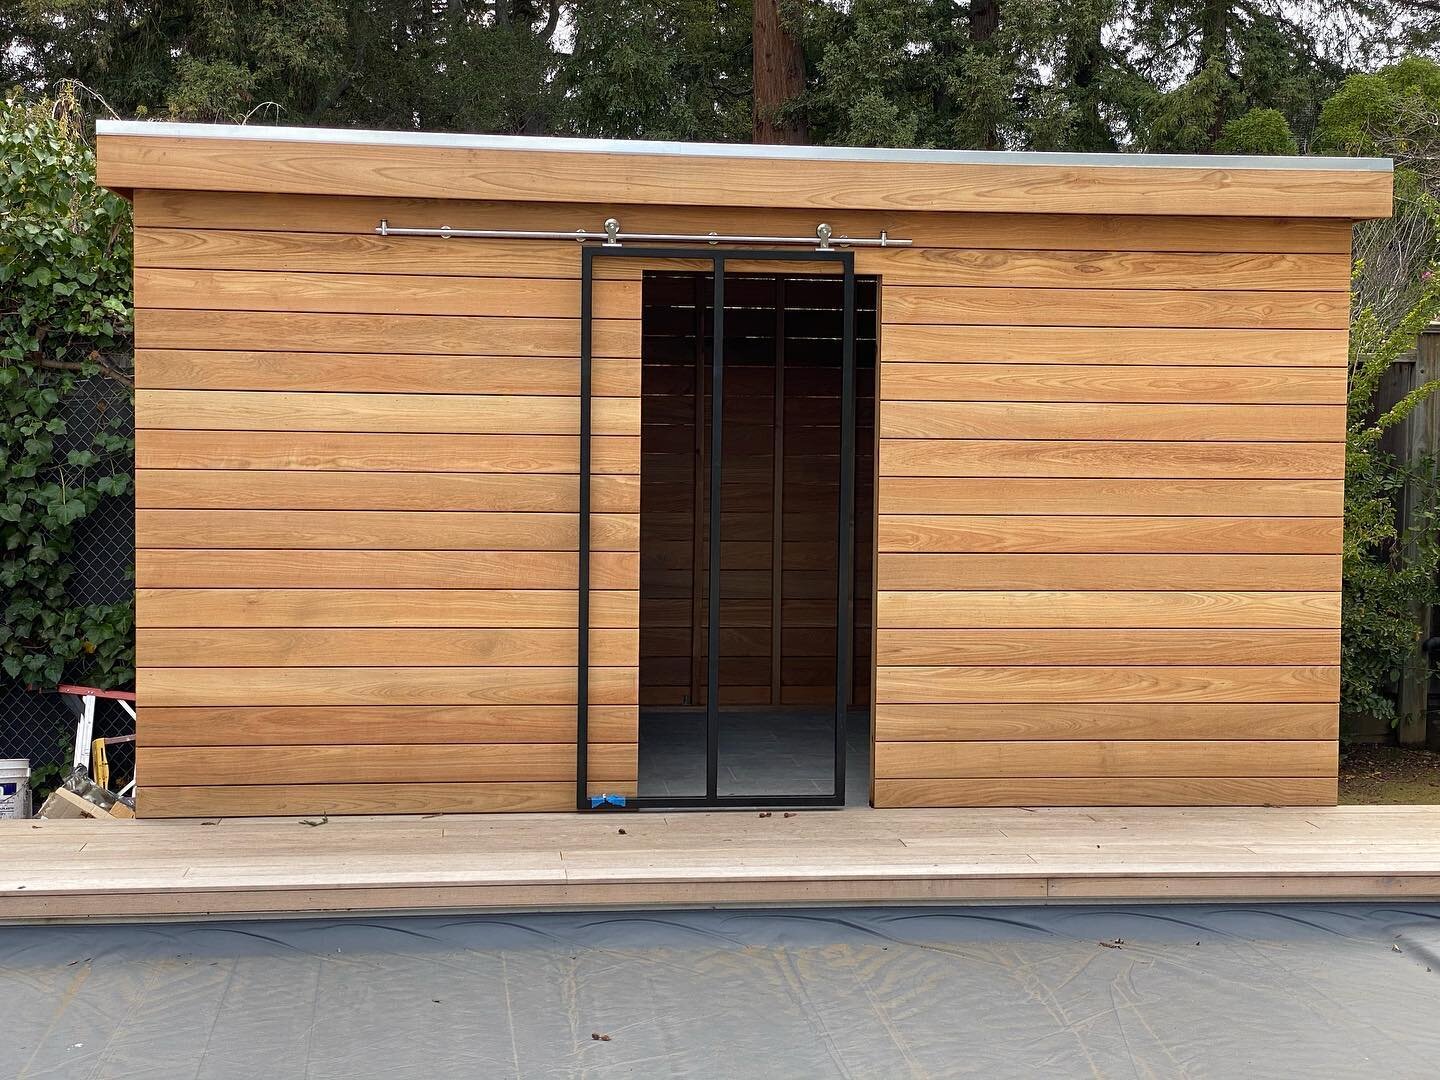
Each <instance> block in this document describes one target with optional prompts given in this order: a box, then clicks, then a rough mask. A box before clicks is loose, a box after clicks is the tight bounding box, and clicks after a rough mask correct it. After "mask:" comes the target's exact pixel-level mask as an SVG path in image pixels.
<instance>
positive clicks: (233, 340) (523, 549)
mask: <svg viewBox="0 0 1440 1080" xmlns="http://www.w3.org/2000/svg"><path fill="white" fill-rule="evenodd" d="M152 194H153V193H148V192H144V193H140V195H139V197H138V198H137V214H136V218H137V228H138V235H140V236H142V237H144V238H145V239H142V240H141V241H140V249H139V251H138V253H137V255H136V291H137V317H136V324H137V355H136V384H137V429H138V432H137V450H136V453H137V466H138V472H137V485H136V506H137V513H138V520H137V547H138V551H137V556H136V576H137V591H138V608H137V624H138V629H137V638H138V651H139V661H138V663H139V668H140V673H139V680H138V681H139V691H140V695H141V699H142V702H143V706H144V708H143V713H144V718H143V719H142V720H141V721H140V743H141V746H140V751H139V753H140V758H139V770H140V773H141V775H142V776H143V777H144V778H145V779H144V782H143V783H142V786H141V795H140V812H141V813H142V814H144V815H147V816H166V815H171V814H190V813H194V812H195V811H196V808H197V807H203V806H204V805H206V798H205V797H204V793H205V792H206V791H207V790H208V791H211V792H213V793H214V796H213V799H212V800H211V803H210V805H212V806H213V807H215V808H216V809H219V808H220V807H221V800H222V799H223V801H224V808H225V810H226V812H228V813H251V814H263V813H273V812H275V811H276V809H277V808H280V807H284V808H287V809H291V810H294V811H298V812H315V813H320V812H324V811H325V810H326V809H327V807H328V806H329V803H330V801H331V800H333V795H334V791H335V790H336V786H337V785H345V784H354V785H364V786H365V790H367V791H369V792H370V793H371V796H372V797H371V798H370V800H369V801H370V804H371V805H374V806H375V807H376V808H377V809H380V808H385V807H390V808H393V809H400V808H402V807H420V806H423V807H425V808H426V809H431V810H457V811H459V810H475V811H482V810H566V809H571V808H573V806H574V801H575V788H574V780H575V758H576V755H575V731H576V728H575V702H576V700H577V698H576V693H577V678H576V670H575V663H576V658H577V651H578V640H577V639H578V634H579V630H578V626H577V622H576V617H577V612H578V594H577V573H578V568H579V563H578V554H577V552H578V541H579V537H578V533H577V525H578V495H579V476H578V467H579V431H580V417H581V399H580V397H579V391H580V360H579V344H580V330H579V325H580V323H579V313H580V312H579V305H580V282H579V270H580V260H579V254H578V251H577V250H576V248H575V246H574V245H565V244H555V243H550V244H544V243H539V244H536V243H531V244H527V245H519V246H516V245H506V244H504V243H501V244H499V245H498V246H497V247H495V248H491V247H490V246H488V245H485V244H474V245H468V246H469V248H470V250H471V252H472V253H474V254H476V255H478V256H480V261H479V263H477V264H475V265H472V266H469V267H468V269H467V272H466V273H463V274H461V273H456V272H455V271H456V267H455V266H454V265H453V264H447V263H446V262H445V261H444V259H439V260H435V261H433V262H432V265H431V267H430V273H428V274H423V275H417V274H411V273H407V272H405V271H406V270H407V269H409V268H407V267H405V266H404V265H397V264H396V263H394V262H392V261H391V260H390V259H389V258H388V256H387V255H386V253H385V252H383V251H379V252H377V251H365V252H363V261H364V264H365V267H366V272H360V271H359V270H358V268H357V266H356V265H355V264H353V263H352V264H349V265H340V266H338V267H336V268H335V269H333V270H322V269H320V268H318V267H316V266H313V265H303V260H302V265H295V263H294V261H293V260H292V259H290V258H289V257H288V256H287V255H286V254H285V250H291V251H294V250H300V251H306V250H310V247H309V245H310V243H311V241H315V240H321V241H323V235H317V234H314V233H309V232H306V231H303V230H295V231H292V232H286V233H283V234H272V233H266V232H261V231H256V230H243V229H242V230H230V229H224V228H195V229H191V228H187V229H175V228H172V227H170V225H169V223H168V222H167V221H166V215H165V214H164V213H158V214H157V213H152V212H151V207H154V206H156V205H157V204H156V203H155V202H154V201H153V199H152V198H151V196H152ZM205 197H206V196H204V195H203V194H197V195H196V196H194V198H198V199H204V198H205ZM187 198H191V197H190V196H180V197H179V199H180V202H179V203H174V202H169V200H168V197H167V203H168V204H169V205H172V206H173V205H181V206H183V205H184V200H185V199H187ZM311 202H312V209H313V211H314V212H315V213H317V214H319V215H320V216H321V217H322V218H323V216H324V214H325V205H326V200H323V199H316V200H311ZM373 208H374V209H375V210H376V212H377V213H378V214H380V215H381V216H383V214H384V213H385V210H384V209H383V207H382V206H381V204H379V203H378V202H377V203H375V204H374V206H373ZM248 213H249V214H252V215H253V217H254V221H255V222H256V223H258V222H261V221H263V219H264V208H263V206H261V205H258V204H252V206H251V207H250V209H249V211H248ZM257 237H260V238H264V237H272V238H276V237H278V238H280V239H283V241H284V242H285V245H286V248H285V249H283V250H277V249H275V248H274V247H272V246H269V245H267V244H265V243H263V242H257V240H256V238H257ZM347 239H356V238H353V237H352V238H347ZM360 239H363V238H360ZM401 247H402V248H403V247H404V245H401ZM422 248H423V245H422ZM180 250H183V251H185V252H186V253H187V254H186V255H185V257H183V258H174V257H172V255H173V254H174V253H175V252H177V251H180ZM457 250H461V249H457ZM227 252H228V253H229V254H227ZM461 253H462V254H463V250H462V251H461ZM237 260H238V261H239V262H240V263H242V264H243V265H244V267H245V268H244V269H243V270H236V269H234V268H233V267H234V265H235V263H236V261H237ZM640 276H641V270H640V268H638V267H637V268H635V269H634V270H631V269H630V268H628V267H623V266H622V267H619V268H612V267H607V268H606V272H605V273H604V274H603V275H601V277H600V279H599V280H597V281H596V284H595V290H594V297H595V312H596V315H597V322H596V324H595V325H596V333H595V347H596V353H597V355H598V356H599V357H600V359H597V361H596V362H595V365H594V370H593V386H592V390H593V394H594V399H593V403H592V407H591V420H592V430H593V439H592V470H591V472H592V487H591V495H592V497H591V509H592V519H591V548H592V553H591V562H590V587H591V593H590V611H591V620H590V621H591V626H592V631H591V634H590V662H591V668H590V703H591V704H590V709H589V732H590V752H589V778H590V782H591V787H592V790H594V791H597V792H599V791H606V792H618V793H625V794H632V795H633V794H634V792H635V788H636V768H637V746H636V740H637V735H638V725H637V710H638V700H639V697H638V692H639V688H638V681H639V680H638V658H639V652H638V650H639V609H638V595H639V594H638V589H639V556H638V549H639V510H640V501H639V500H640V488H639V474H640V438H639V436H640V399H639V394H640ZM402 790H404V791H409V792H410V794H409V795H407V796H405V799H406V800H408V801H403V800H402V801H393V800H391V801H387V797H386V796H385V793H386V792H396V793H398V792H400V791H402ZM247 793H248V794H247ZM398 798H399V796H398V794H397V795H396V796H395V799H398Z"/></svg>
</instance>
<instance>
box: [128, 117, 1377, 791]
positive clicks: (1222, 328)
mask: <svg viewBox="0 0 1440 1080" xmlns="http://www.w3.org/2000/svg"><path fill="white" fill-rule="evenodd" d="M379 157H381V158H384V159H385V160H383V161H381V160H379V158H377V157H376V155H375V154H372V153H368V152H366V151H364V149H363V148H360V149H356V148H344V149H342V150H338V151H337V152H336V153H335V154H333V155H332V158H331V159H329V160H327V159H325V158H324V155H320V156H317V155H316V154H315V153H314V150H313V148H306V147H303V146H297V145H295V144H276V145H274V146H269V145H267V144H263V143H248V144H229V145H225V144H209V143H207V142H206V141H205V140H195V141H188V140H179V141H174V140H164V139H155V138H144V139H138V138H120V137H116V136H105V137H102V139H101V141H100V160H101V175H102V179H103V180H104V181H105V182H106V183H108V184H110V185H112V186H117V187H125V188H135V189H137V190H135V193H134V198H135V208H136V249H135V250H136V299H137V312H136V327H137V357H136V380H137V399H138V400H137V428H138V434H137V466H138V475H137V506H138V520H137V547H138V549H139V550H138V552H137V571H136V572H137V588H138V611H137V622H138V631H137V635H138V648H139V669H140V672H139V692H140V699H141V706H142V707H141V719H140V744H141V745H140V763H139V769H140V775H141V777H142V783H141V802H140V812H141V813H142V814H143V815H146V816H166V815H182V814H184V815H190V814H197V813H206V812H212V811H213V812H220V811H222V810H223V812H225V813H229V814H237V813H238V814H245V813H248V814H268V813H277V812H285V813H321V812H324V811H326V810H327V809H331V808H333V801H334V800H335V799H337V798H340V797H341V793H342V792H345V791H347V790H350V789H351V788H352V787H353V786H354V785H362V786H363V787H364V791H365V793H366V794H365V797H364V798H360V799H351V800H349V802H346V803H344V804H345V805H350V804H352V803H353V804H354V805H363V806H365V807H366V809H368V810H370V811H374V812H383V811H386V810H392V811H442V810H447V811H463V810H476V811H479V810H564V809H569V808H571V807H572V806H573V802H574V776H575V773H574V768H575V748H574V736H575V709H574V702H575V687H576V678H575V676H576V672H575V669H574V662H575V657H576V648H577V642H576V637H577V634H578V628H577V627H576V611H577V606H578V600H577V594H576V580H575V575H576V572H577V567H578V562H577V547H578V534H577V528H578V515H577V513H576V509H577V507H576V501H575V500H576V492H577V489H578V477H577V472H578V431H579V422H580V409H581V401H580V399H579V397H578V389H579V361H578V355H579V340H580V331H579V318H578V316H579V282H578V277H579V255H578V252H577V250H576V247H575V245H573V244H570V243H563V242H545V241H520V240H514V241H512V240H503V241H502V240H494V241H444V240H440V239H425V238H401V237H394V236H391V237H380V236H376V235H373V233H372V231H371V230H373V228H374V226H375V223H376V222H377V221H378V220H379V219H380V218H382V217H387V218H389V219H390V220H391V222H392V223H394V224H397V225H403V224H417V225H418V224H426V225H428V224H439V223H441V222H446V223H448V224H450V225H452V226H455V227H457V228H466V227H469V228H507V229H559V230H566V231H569V230H574V229H576V228H582V227H584V228H592V229H593V228H596V227H598V225H599V222H600V221H601V220H603V218H604V217H605V216H606V215H607V214H615V215H616V216H618V217H620V218H621V220H622V221H623V222H624V224H625V227H626V228H627V229H636V230H646V231H663V232H695V231H699V232H705V231H708V230H710V229H717V228H718V229H722V230H724V231H733V232H742V233H744V232H748V233H760V234H767V233H768V234H785V233H808V232H810V231H812V230H813V228H814V226H815V223H816V221H818V220H820V218H821V217H822V216H823V217H824V218H825V219H826V220H828V221H830V222H831V223H832V224H833V225H834V226H835V231H836V233H837V234H843V233H847V232H848V233H851V234H857V235H859V234H865V235H874V234H876V233H878V232H879V231H880V230H881V229H887V230H889V232H890V234H891V235H892V236H903V237H909V238H912V239H913V240H914V241H915V246H914V247H912V248H908V249H903V248H895V249H888V250H883V251H879V250H861V251H859V252H857V260H856V263H857V265H856V269H857V272H858V273H860V274H864V275H875V276H877V277H879V278H880V280H881V285H880V298H879V308H880V327H879V338H880V364H879V370H878V384H879V390H878V406H877V417H876V425H877V429H878V436H879V440H878V460H877V462H876V464H875V472H876V479H875V485H876V487H875V490H876V514H875V521H874V532H873V536H874V538H875V540H874V543H875V550H876V554H875V574H876V592H875V596H874V597H873V598H869V599H872V602H873V604H874V612H875V618H874V629H873V635H874V640H873V643H872V646H871V648H872V649H873V651H872V653H871V655H872V656H873V657H874V661H873V662H874V663H875V665H876V667H875V668H874V671H873V675H874V687H875V693H876V706H875V739H876V745H875V756H874V761H875V766H874V776H875V780H874V788H873V794H874V801H875V803H876V804H877V805H881V806H943V805H978V804H1020V805H1027V804H1028V805H1039V804H1047V803H1050V804H1091V803H1096V804H1098V803H1115V802H1131V803H1136V802H1138V803H1156V804H1174V803H1182V804H1183V803H1232V802H1247V803H1256V802H1273V803H1295V802H1301V803H1308V802H1316V803H1323V802H1330V801H1333V800H1334V798H1335V737H1336V726H1337V724H1336V714H1337V697H1338V683H1337V672H1338V656H1339V638H1338V625H1339V557H1338V553H1339V545H1340V513H1341V483H1342V478H1343V437H1344V413H1345V406H1344V402H1345V356H1346V329H1345V325H1346V306H1347V292H1348V284H1349V245H1350V221H1349V219H1350V218H1354V217H1360V216H1366V215H1369V214H1379V213H1383V212H1385V208H1386V206H1388V177H1386V178H1385V182H1384V184H1383V185H1381V184H1380V183H1379V180H1378V179H1377V177H1376V176H1374V175H1364V174H1361V175H1359V176H1357V175H1353V174H1345V173H1329V172H1322V171H1318V170H1316V171H1311V172H1308V173H1303V172H1296V173H1286V172H1283V171H1259V172H1256V173H1254V174H1243V175H1242V174H1241V173H1239V172H1232V173H1227V174H1223V175H1221V174H1220V173H1218V172H1216V171H1212V170H1190V171H1188V172H1187V171H1184V170H1177V171H1173V172H1172V171H1169V170H1144V169H1105V170H1092V171H1091V174H1087V175H1083V176H1082V175H1081V173H1080V172H1077V171H1076V170H1070V169H1053V170H1051V171H1049V172H1044V171H1041V172H1036V171H1035V170H1033V169H1032V170H1029V171H1026V170H1024V169H1020V170H999V169H993V168H989V167H987V169H988V171H986V172H985V173H984V174H983V176H982V175H981V174H980V173H978V172H977V173H974V174H968V173H967V175H966V177H965V178H964V182H963V183H960V182H946V183H945V184H944V185H943V191H940V190H939V189H938V188H936V186H935V185H936V183H937V177H938V174H935V173H931V172H929V171H928V170H926V169H923V168H919V167H917V168H915V169H914V170H910V171H907V176H908V177H909V179H910V180H911V181H914V182H913V183H909V182H898V181H897V180H896V174H895V171H894V169H893V168H891V167H889V166H887V167H886V170H887V175H886V180H885V182H884V183H883V184H871V183H860V182H859V181H860V180H861V179H863V174H864V167H863V166H857V165H849V166H846V167H845V168H844V169H839V170H837V169H836V168H834V167H828V166H827V167H824V168H810V167H807V168H805V169H801V170H799V171H794V172H790V173H789V175H788V178H787V179H785V180H783V181H781V180H779V178H781V177H786V176H787V170H790V169H791V166H792V165H793V163H783V164H782V163H765V168H760V167H759V166H758V165H756V164H755V163H749V164H747V165H745V166H744V169H743V171H744V173H745V175H744V176H740V175H738V174H735V173H731V172H717V171H715V170H713V169H707V170H704V171H703V172H702V173H700V174H697V175H698V176H699V177H700V179H695V178H694V177H691V178H688V179H687V178H685V177H683V176H681V177H680V178H681V179H682V180H683V181H684V182H683V183H676V182H675V180H676V176H677V175H678V174H672V173H670V172H666V171H665V170H657V169H654V168H637V167H636V164H637V163H636V162H635V161H633V160H632V161H619V162H617V161H614V160H610V159H605V158H600V157H596V156H594V155H590V156H587V157H586V158H585V160H584V161H583V162H582V163H580V164H581V165H583V167H584V168H583V172H580V173H576V172H574V170H573V169H571V171H570V172H566V169H570V167H571V166H570V163H568V162H566V161H562V160H561V159H562V158H563V157H564V155H546V156H544V160H543V161H538V162H531V163H528V164H527V163H526V162H522V161H521V160H520V155H516V154H508V155H506V156H505V158H504V161H503V163H502V164H503V166H504V167H503V168H490V167H489V164H490V163H489V159H488V158H487V159H486V161H485V162H481V160H480V156H477V155H476V154H470V153H467V154H465V155H463V157H464V160H463V161H461V160H460V159H459V158H457V157H455V156H454V155H449V156H448V157H447V155H446V154H445V153H442V152H440V151H437V150H433V149H425V150H412V151H407V152H406V153H404V154H400V155H398V156H397V155H395V154H393V153H391V154H389V155H385V154H381V155H380V156H379ZM372 158H374V159H375V160H372ZM482 164H484V165H485V166H486V167H485V168H481V165H482ZM533 165H543V166H545V169H544V170H543V171H542V172H540V173H537V172H535V171H534V169H533V168H532V166H533ZM666 168H667V169H668V168H669V167H668V166H667V167H666ZM677 168H678V166H677ZM727 168H728V165H727ZM597 169H598V170H599V171H596V170H597ZM617 169H618V171H617ZM681 171H682V172H683V170H681ZM662 172H663V173H665V175H664V176H662V175H661V173H662ZM1097 172H1098V173H1099V174H1100V175H1099V176H1098V177H1097V176H1096V175H1095V174H1096V173H1097ZM1182 173H1184V175H1182ZM801 174H803V175H801ZM845 174H848V176H849V180H847V181H846V182H845V184H842V185H841V186H842V187H844V188H845V192H844V194H843V197H842V196H841V195H837V194H835V192H836V191H837V190H839V189H838V188H837V187H836V186H835V185H837V184H839V183H840V180H841V179H844V175H845ZM722 175H723V176H724V182H723V184H720V183H719V177H720V176H722ZM157 176H161V177H164V178H165V180H166V182H167V183H168V186H169V187H171V188H195V189H197V190H152V189H151V188H155V187H159V186H163V185H158V184H156V183H155V181H154V178H155V177H157ZM837 178H839V179H837ZM1337 178H1338V179H1337ZM382 180H383V183H382ZM777 183H778V184H779V187H778V188H777ZM1096 183H1099V184H1100V186H1098V187H1097V186H1096ZM147 185H149V187H147ZM1381 186H1383V188H1384V192H1383V197H1382V194H1381V193H1380V190H1379V189H1380V187H1381ZM215 187H219V188H231V189H246V190H229V191H215V190H200V189H204V188H215ZM307 192H309V193H308V194H307ZM432 193H433V194H437V195H444V194H451V195H456V196H459V197H458V198H456V199H455V201H445V200H443V199H427V198H420V197H417V196H423V195H427V194H432ZM895 193H902V194H900V195H897V194H895ZM592 194H594V195H599V196H600V197H601V198H606V199H613V200H615V201H614V202H613V203H610V204H600V205H597V204H594V203H578V202H573V201H567V200H576V199H582V198H589V197H591V196H592ZM382 195H383V196H388V197H384V198H381V197H376V196H382ZM506 196H509V197H513V198H515V199H517V200H522V199H523V200H526V201H514V202H497V201H484V200H485V199H492V200H493V199H496V198H503V197H506ZM725 196H728V197H729V200H728V201H731V202H734V201H745V202H747V203H749V204H751V205H747V206H738V207H736V206H732V207H729V208H727V207H724V206H716V205H713V204H715V203H718V202H724V201H726V199H725ZM937 197H939V198H941V199H942V201H943V200H945V199H949V200H955V202H956V206H955V207H952V208H959V209H965V210H969V211H973V212H966V213H958V212H952V213H945V214H936V213H927V212H924V209H921V208H930V209H934V208H938V204H937V203H936V202H934V199H935V198H937ZM666 198H668V201H669V202H670V203H672V204H677V203H678V204H685V205H636V204H637V203H638V204H643V203H647V202H649V201H650V200H652V199H662V200H663V199H666ZM927 200H929V201H927ZM961 203H963V206H960V205H959V204H961ZM1382 204H1384V205H1382ZM837 206H843V207H844V208H841V209H837V208H836V207H837ZM1176 206H1180V207H1189V208H1190V216H1165V208H1167V207H1176ZM787 207H788V208H787ZM1037 209H1047V210H1050V211H1057V212H1051V213H1036V212H1033V211H1035V210H1037ZM1233 214H1270V215H1272V216H1270V217H1233V216H1227V215H1233ZM1132 215H1147V216H1132ZM1307 215H1309V216H1307ZM1331 215H1333V217H1332V218H1331V219H1330V220H1323V219H1322V218H1324V217H1327V216H1331ZM597 265H598V266H599V270H598V273H597V282H596V287H595V299H596V309H595V310H596V315H597V319H596V321H595V324H594V347H595V355H596V357H597V360H596V363H595V368H594V395H595V397H594V400H593V404H592V420H593V424H594V438H593V442H592V453H593V465H592V475H593V477H594V483H593V493H594V506H593V510H594V515H593V518H592V523H591V546H592V559H591V571H590V587H591V589H592V592H591V611H592V620H591V622H592V630H591V636H590V650H591V663H592V669H591V672H590V683H591V702H592V704H591V707H590V710H589V729H590V752H589V757H590V762H591V766H590V779H591V784H592V790H595V791H618V792H632V793H633V791H634V790H635V784H636V761H637V752H636V751H637V747H636V739H637V701H638V692H639V688H638V682H639V679H638V656H639V647H640V646H639V640H640V633H639V622H640V618H639V601H638V596H639V593H638V589H639V572H640V571H639V556H638V552H639V546H640V520H639V513H638V509H639V476H640V460H641V457H640V419H641V408H640V398H639V392H640V389H639V388H640V314H641V312H640V275H641V274H642V273H643V271H644V270H645V269H647V268H654V267H647V266H646V265H645V264H641V263H637V262H634V261H626V262H622V261H621V260H612V261H609V262H608V263H607V262H602V263H601V264H597ZM672 265H673V264H672ZM677 268H683V267H677ZM697 268H698V269H703V267H697ZM756 269H757V270H758V269H764V268H762V267H757V268H756ZM795 269H796V270H797V272H800V271H801V270H802V267H801V266H799V265H797V266H796V267H795ZM864 599H867V598H857V601H861V600H864ZM207 792H208V793H210V794H208V795H207ZM347 798H348V796H347Z"/></svg>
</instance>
